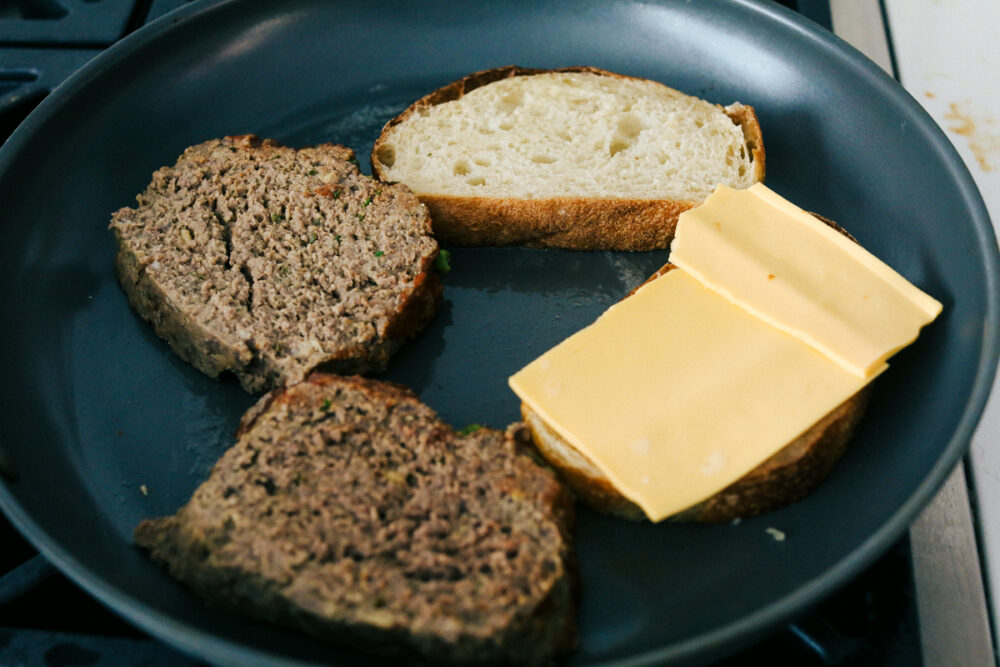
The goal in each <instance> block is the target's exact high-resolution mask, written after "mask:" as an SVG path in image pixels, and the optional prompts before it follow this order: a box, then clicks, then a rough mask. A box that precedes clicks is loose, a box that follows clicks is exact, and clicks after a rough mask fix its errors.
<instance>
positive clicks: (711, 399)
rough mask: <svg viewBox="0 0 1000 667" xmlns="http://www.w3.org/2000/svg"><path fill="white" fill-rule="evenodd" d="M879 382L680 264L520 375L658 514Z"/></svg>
mask: <svg viewBox="0 0 1000 667" xmlns="http://www.w3.org/2000/svg"><path fill="white" fill-rule="evenodd" d="M867 382H868V378H862V377H859V376H858V375H856V374H854V373H850V372H848V371H846V370H844V368H842V367H841V366H840V365H839V364H836V363H833V362H832V361H830V359H829V358H827V357H826V356H825V355H823V354H821V353H820V352H818V351H817V350H816V349H814V348H813V347H811V346H809V345H807V344H805V343H804V342H802V341H801V340H799V339H798V338H795V337H793V336H790V335H788V334H786V333H784V332H782V331H780V330H778V329H776V328H775V327H772V326H771V325H769V324H767V323H766V322H763V321H762V320H760V319H759V318H757V317H754V316H753V315H751V314H750V313H748V312H747V311H745V310H743V309H741V308H738V307H736V306H735V305H733V304H732V303H730V302H729V301H727V300H726V299H724V298H723V297H721V296H720V295H718V294H717V293H715V292H714V291H712V290H709V289H707V288H705V287H704V286H702V285H701V284H700V283H699V282H698V281H697V280H695V279H694V278H692V277H691V276H690V275H688V274H686V273H684V272H683V271H679V270H674V271H670V272H669V273H667V274H666V275H664V276H663V277H661V278H658V279H656V280H654V281H652V282H650V283H648V284H647V285H645V286H644V287H642V288H641V289H639V290H638V291H637V292H636V293H635V294H633V295H632V296H631V297H629V298H627V299H625V300H624V301H622V302H620V303H618V304H616V305H614V306H612V307H611V308H610V309H609V310H608V311H607V312H605V313H604V314H603V315H602V316H601V317H600V318H599V319H598V320H597V321H596V322H594V324H592V325H591V326H589V327H587V328H585V329H583V330H581V331H580V332H578V333H576V334H575V335H573V336H571V337H570V338H568V339H566V340H565V341H563V342H562V343H560V344H559V345H557V346H556V347H554V348H553V349H551V350H550V351H548V352H547V353H545V354H544V355H542V356H541V357H539V358H538V359H536V360H535V361H533V362H532V363H530V364H529V365H528V366H527V367H525V368H524V369H522V370H521V371H520V372H518V373H517V374H515V375H514V376H513V377H511V378H510V386H511V388H512V389H513V390H514V392H515V393H516V394H517V395H518V396H519V397H520V398H521V400H523V401H524V402H525V403H527V404H528V406H530V407H531V409H532V410H534V411H535V412H536V413H538V414H539V416H540V417H542V419H544V420H545V421H546V423H547V424H549V425H550V426H551V427H552V428H554V429H555V430H556V432H557V433H559V435H561V436H562V437H563V438H565V439H566V440H567V441H568V442H569V443H570V444H571V445H573V446H574V447H575V448H576V449H577V450H578V451H580V452H581V453H582V454H584V455H585V456H586V457H587V458H589V459H590V460H591V461H592V462H593V463H594V464H595V465H596V466H597V467H598V468H599V469H600V470H601V471H602V472H603V473H604V474H605V475H606V476H607V477H608V478H609V479H610V480H611V482H612V483H613V484H614V485H615V486H616V488H618V489H619V491H621V492H622V493H623V495H625V496H626V497H627V498H629V499H630V500H632V501H633V502H635V503H636V504H637V505H639V506H640V507H641V508H642V509H643V510H644V511H645V512H646V514H647V515H648V516H649V518H650V519H652V520H653V521H658V520H660V519H663V518H665V517H668V516H671V515H673V514H676V513H677V512H680V511H682V510H684V509H687V508H688V507H690V506H692V505H694V504H696V503H698V502H700V501H702V500H704V499H705V498H708V497H710V496H712V495H713V494H714V493H716V492H717V491H719V490H720V489H722V488H724V487H725V486H727V485H728V484H730V483H732V482H734V481H736V480H737V479H739V478H740V477H742V476H743V475H745V474H746V473H747V472H749V471H750V470H752V469H753V468H754V467H756V466H757V465H758V464H760V463H761V462H762V461H764V460H765V459H767V458H768V457H769V456H771V455H772V454H774V453H775V452H776V451H777V450H779V449H781V448H782V447H783V446H784V445H785V444H787V443H789V442H791V441H792V440H793V439H795V438H796V437H797V436H798V435H800V434H801V433H803V432H804V431H805V430H807V429H808V428H809V427H811V426H812V425H813V424H814V423H815V422H817V421H818V420H819V419H820V418H821V417H822V416H823V415H825V414H826V413H828V412H830V411H831V410H833V409H834V408H835V407H837V406H838V405H840V404H841V403H842V402H844V401H845V400H846V399H847V398H849V397H850V396H852V395H853V394H854V393H855V392H857V391H858V390H859V389H860V388H861V387H863V386H864V385H865V384H866V383H867Z"/></svg>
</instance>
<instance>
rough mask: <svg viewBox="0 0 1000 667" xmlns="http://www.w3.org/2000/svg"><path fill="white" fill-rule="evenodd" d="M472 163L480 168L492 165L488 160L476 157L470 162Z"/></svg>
mask: <svg viewBox="0 0 1000 667" xmlns="http://www.w3.org/2000/svg"><path fill="white" fill-rule="evenodd" d="M472 161H473V162H474V163H476V164H478V165H479V166H480V167H488V166H490V164H492V163H491V162H490V160H489V158H485V157H477V158H474V159H473V160H472Z"/></svg>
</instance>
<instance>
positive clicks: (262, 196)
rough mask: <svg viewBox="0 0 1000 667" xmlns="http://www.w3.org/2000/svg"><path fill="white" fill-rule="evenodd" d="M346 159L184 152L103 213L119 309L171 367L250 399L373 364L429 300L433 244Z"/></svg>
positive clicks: (410, 209) (419, 322) (256, 147)
mask: <svg viewBox="0 0 1000 667" xmlns="http://www.w3.org/2000/svg"><path fill="white" fill-rule="evenodd" d="M353 160H354V152H353V151H351V150H350V149H349V148H345V147H343V146H335V145H332V144H323V145H320V146H315V147H309V148H303V149H293V148H287V147H284V146H281V145H280V144H278V143H277V142H275V141H272V140H262V139H260V138H259V137H256V136H254V135H244V136H235V137H225V138H223V139H215V140H211V141H208V142H204V143H202V144H198V145H196V146H192V147H190V148H188V149H187V150H186V151H185V152H184V153H183V154H182V155H181V156H180V158H178V160H177V163H176V164H175V165H173V166H171V167H164V168H162V169H160V170H158V171H157V172H155V173H154V175H153V180H152V182H151V183H150V185H149V187H148V188H147V189H146V191H145V192H143V193H142V194H140V195H139V196H138V197H137V201H138V206H137V207H136V208H123V209H121V210H119V211H117V212H116V213H115V214H114V215H113V216H112V223H111V229H112V230H113V232H114V234H115V239H116V241H117V243H118V254H117V256H116V258H115V267H116V271H117V274H118V277H119V280H120V282H121V284H122V287H123V289H124V291H125V293H126V295H127V296H128V298H129V301H130V303H131V304H132V306H133V307H134V308H135V310H136V311H137V312H138V313H139V314H140V315H141V316H142V317H144V318H145V319H147V320H148V321H150V322H151V323H152V324H153V328H154V330H155V331H156V333H157V334H158V335H159V336H160V337H162V338H163V339H165V340H166V341H167V342H168V343H169V344H170V346H171V347H172V348H173V349H174V350H175V351H176V352H177V353H178V354H179V355H180V356H181V357H182V358H184V359H185V360H187V361H188V362H190V363H191V364H192V365H194V366H195V367H196V368H198V369H199V370H201V371H202V372H204V373H206V374H208V375H209V376H212V377H216V376H218V375H219V374H220V373H222V372H224V371H232V372H233V373H234V374H235V375H236V376H237V377H238V378H239V380H240V382H241V383H242V384H243V386H244V387H245V388H246V389H247V390H248V391H250V392H254V393H257V392H262V391H265V390H267V389H269V388H272V387H275V386H279V385H281V384H283V383H286V382H295V381H298V380H300V379H302V378H303V377H305V375H306V374H307V373H308V372H309V371H310V370H312V369H315V368H322V369H326V370H331V371H335V372H340V373H364V372H374V371H380V370H382V369H384V368H385V366H386V364H387V362H388V360H389V357H390V356H391V355H392V354H393V353H394V352H395V351H396V350H397V349H398V348H399V347H400V346H401V345H402V343H403V342H404V341H405V340H406V339H407V338H409V337H411V336H413V335H415V334H416V333H417V332H419V331H420V330H421V329H422V328H423V327H424V326H425V325H426V323H427V322H428V321H429V320H430V319H431V317H432V316H433V315H434V313H435V312H436V310H437V308H438V305H439V304H440V301H441V283H440V279H439V277H438V275H437V273H436V272H435V271H434V270H433V263H434V260H435V258H436V256H437V253H438V246H437V242H436V241H435V240H434V238H433V236H432V235H431V227H430V220H429V217H428V214H427V210H426V207H425V206H424V205H423V204H421V203H420V202H419V200H418V199H417V198H416V197H415V196H414V195H413V193H412V192H410V191H409V189H408V188H406V187H405V186H402V185H386V184H382V183H378V182H377V181H374V180H373V179H370V178H368V177H367V176H364V175H363V174H361V173H360V172H359V171H358V169H357V164H356V162H353Z"/></svg>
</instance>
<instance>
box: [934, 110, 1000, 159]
mask: <svg viewBox="0 0 1000 667" xmlns="http://www.w3.org/2000/svg"><path fill="white" fill-rule="evenodd" d="M926 95H927V96H928V97H933V93H930V92H928V93H926ZM944 119H945V120H946V121H948V123H949V125H948V126H946V129H947V130H949V131H950V132H954V133H955V134H958V135H961V136H962V137H964V138H965V139H966V141H968V145H969V149H970V150H971V151H972V155H973V156H974V157H975V158H976V162H978V163H979V166H980V167H981V168H982V169H983V171H993V169H994V168H995V167H994V165H993V163H992V162H991V160H992V159H993V158H996V157H997V156H1000V133H998V132H997V131H996V129H995V126H996V125H997V121H996V119H995V118H993V117H992V116H989V115H978V114H975V113H974V112H973V110H971V109H969V103H968V101H966V102H964V103H962V104H961V105H960V104H958V103H955V102H950V103H949V104H948V111H947V112H946V113H945V114H944Z"/></svg>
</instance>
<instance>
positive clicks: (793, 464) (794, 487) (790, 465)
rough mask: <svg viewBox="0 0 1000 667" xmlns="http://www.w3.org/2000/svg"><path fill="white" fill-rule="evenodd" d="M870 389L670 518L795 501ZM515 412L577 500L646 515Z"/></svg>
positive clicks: (540, 426)
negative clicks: (729, 482) (731, 480)
mask: <svg viewBox="0 0 1000 667" xmlns="http://www.w3.org/2000/svg"><path fill="white" fill-rule="evenodd" d="M812 215H813V216H815V217H816V218H818V219H820V220H822V221H823V222H825V223H826V224H827V225H829V226H831V227H833V228H834V229H836V230H837V231H839V232H840V233H841V234H843V235H844V236H846V237H848V238H849V239H851V240H852V241H855V242H857V239H855V238H854V237H853V236H851V234H849V233H848V232H847V230H845V229H844V228H843V227H841V226H840V225H838V224H837V223H835V222H834V221H832V220H830V219H829V218H825V217H823V216H821V215H817V214H815V213H813V214H812ZM675 268H677V267H675V266H674V265H673V264H665V265H664V266H662V267H660V268H659V269H658V270H657V271H656V272H655V273H653V275H651V276H650V277H649V278H647V279H646V280H645V281H644V282H643V283H642V284H641V285H639V286H638V287H636V288H635V289H633V290H632V291H630V292H629V293H628V294H627V295H626V298H628V297H629V296H632V294H634V293H635V292H636V290H638V289H639V288H640V287H642V286H643V285H645V284H646V283H648V282H650V281H651V280H655V279H656V278H658V277H660V276H662V275H664V274H665V273H667V272H668V271H672V270H673V269H675ZM872 391H873V388H872V385H871V384H869V385H866V386H865V387H863V388H862V389H861V390H860V391H858V392H857V393H856V394H854V395H853V396H851V397H850V398H848V399H847V400H846V401H844V402H843V403H841V404H840V405H839V406H837V407H836V408H834V409H833V410H831V411H830V412H829V413H827V414H826V415H825V416H824V417H823V418H822V419H820V420H819V421H818V422H816V423H815V424H814V425H813V426H811V427H810V428H809V429H808V430H806V431H805V432H804V433H803V434H802V435H800V436H799V437H798V438H796V439H795V440H793V441H792V442H790V443H789V444H788V445H786V446H785V447H783V448H782V449H781V450H779V451H778V452H776V453H775V454H774V455H772V456H771V457H770V458H768V459H767V460H766V461H764V462H763V463H761V464H760V465H758V466H757V467H756V468H754V469H753V470H751V471H750V472H748V473H747V474H746V475H744V476H743V477H741V478H740V479H738V480H736V481H735V482H733V483H732V484H730V485H729V486H727V487H726V488H724V489H722V490H721V491H719V492H718V493H716V494H714V495H713V496H711V497H709V498H707V499H705V500H704V501H702V502H700V503H698V504H697V505H694V506H692V507H690V508H688V509H687V510H684V511H683V512H681V513H680V514H677V515H675V516H673V517H670V518H671V519H672V520H675V521H699V522H704V523H716V522H721V521H731V520H733V519H738V518H746V517H750V516H756V515H758V514H764V513H765V512H770V511H772V510H775V509H778V508H779V507H783V506H785V505H788V504H790V503H793V502H795V501H797V500H801V499H802V498H804V497H805V496H806V495H808V494H809V492H810V491H812V490H813V489H814V488H816V486H817V485H818V484H819V483H820V482H822V481H823V480H824V479H826V478H827V476H829V474H830V472H831V471H832V470H833V468H834V466H835V465H836V463H837V461H839V460H840V459H841V457H842V456H843V455H844V452H846V451H847V445H848V443H849V442H850V440H851V437H852V436H853V435H854V432H855V430H856V429H857V426H858V424H859V423H860V422H861V418H862V417H863V416H864V413H865V411H866V410H867V407H868V403H869V401H870V400H871V394H872ZM521 416H522V418H523V419H524V422H525V424H527V426H528V428H529V429H530V430H531V433H532V439H533V440H534V443H535V447H536V448H537V449H538V451H539V452H540V453H541V454H542V456H543V457H544V458H545V459H546V460H547V461H548V463H549V465H551V466H552V467H553V468H555V469H556V470H557V471H558V472H559V475H560V477H562V479H563V481H565V482H566V483H567V484H568V485H569V487H570V488H571V489H573V492H574V493H575V494H576V496H577V497H578V498H579V499H580V500H581V501H582V502H584V503H585V504H586V505H588V506H590V507H592V508H593V509H596V510H598V511H600V512H603V513H605V514H611V515H614V516H618V517H621V518H624V519H631V520H634V521H641V520H645V519H646V514H645V512H643V511H642V508H640V507H639V506H638V505H636V504H635V503H633V502H632V501H631V500H629V499H628V498H626V497H625V496H623V495H622V494H621V492H620V491H619V490H618V489H617V488H616V487H615V486H614V484H612V483H611V481H610V480H609V479H608V478H607V477H606V476H605V475H604V473H603V472H601V471H600V470H599V469H598V468H597V466H596V465H594V463H593V462H592V461H591V460H590V459H588V458H587V457H586V456H585V455H584V454H582V453H581V452H579V451H577V450H576V449H575V448H574V447H573V446H572V445H570V444H569V443H568V442H567V441H566V440H565V439H564V438H563V437H562V436H560V435H559V434H558V433H556V432H555V431H554V430H553V429H552V428H551V427H550V426H549V425H548V424H547V423H545V420H543V419H542V418H541V417H539V416H538V415H537V414H536V413H535V412H534V411H533V410H532V409H531V408H530V407H528V405H527V404H525V403H521Z"/></svg>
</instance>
